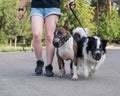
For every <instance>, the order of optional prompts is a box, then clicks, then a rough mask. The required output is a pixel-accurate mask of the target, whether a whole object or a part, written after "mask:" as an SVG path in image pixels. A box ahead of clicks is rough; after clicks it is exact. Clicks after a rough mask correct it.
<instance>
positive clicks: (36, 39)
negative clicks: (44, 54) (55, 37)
mask: <svg viewBox="0 0 120 96" xmlns="http://www.w3.org/2000/svg"><path fill="white" fill-rule="evenodd" d="M33 40H34V42H40V41H41V34H40V33H39V32H34V33H33Z"/></svg>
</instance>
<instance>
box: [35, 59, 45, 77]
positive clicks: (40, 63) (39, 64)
mask: <svg viewBox="0 0 120 96" xmlns="http://www.w3.org/2000/svg"><path fill="white" fill-rule="evenodd" d="M36 63H37V65H36V68H35V73H36V74H37V75H40V74H42V73H43V70H42V69H43V66H44V62H43V61H41V60H38V61H37V62H36Z"/></svg>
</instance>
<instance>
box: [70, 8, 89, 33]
mask: <svg viewBox="0 0 120 96" xmlns="http://www.w3.org/2000/svg"><path fill="white" fill-rule="evenodd" d="M70 10H71V11H72V13H73V15H74V16H75V18H76V20H77V21H78V23H79V25H80V26H81V27H82V28H83V30H84V31H85V33H87V32H86V30H85V29H84V27H83V26H82V24H81V22H80V21H79V19H78V17H77V15H76V14H75V12H74V10H73V9H72V8H71V7H70Z"/></svg>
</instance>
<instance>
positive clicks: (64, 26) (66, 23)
mask: <svg viewBox="0 0 120 96" xmlns="http://www.w3.org/2000/svg"><path fill="white" fill-rule="evenodd" d="M63 28H65V30H67V31H68V20H65V24H64V25H63Z"/></svg>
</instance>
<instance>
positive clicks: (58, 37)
mask: <svg viewBox="0 0 120 96" xmlns="http://www.w3.org/2000/svg"><path fill="white" fill-rule="evenodd" d="M69 38H70V34H69V32H68V31H67V30H66V29H65V28H64V27H58V26H57V27H56V29H55V32H54V38H53V45H54V47H56V48H58V47H61V46H62V45H63V44H64V43H65V42H67V40H68V39H69Z"/></svg>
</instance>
